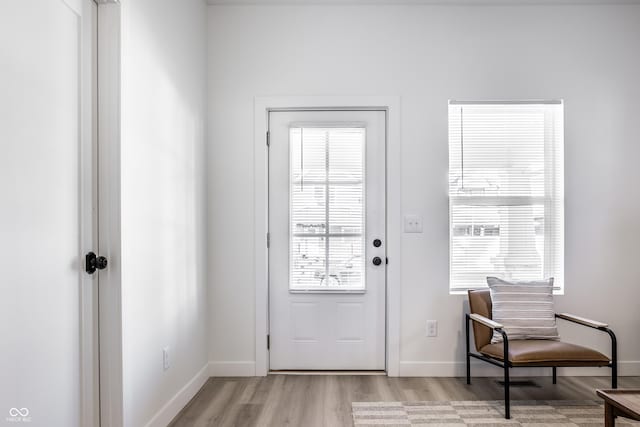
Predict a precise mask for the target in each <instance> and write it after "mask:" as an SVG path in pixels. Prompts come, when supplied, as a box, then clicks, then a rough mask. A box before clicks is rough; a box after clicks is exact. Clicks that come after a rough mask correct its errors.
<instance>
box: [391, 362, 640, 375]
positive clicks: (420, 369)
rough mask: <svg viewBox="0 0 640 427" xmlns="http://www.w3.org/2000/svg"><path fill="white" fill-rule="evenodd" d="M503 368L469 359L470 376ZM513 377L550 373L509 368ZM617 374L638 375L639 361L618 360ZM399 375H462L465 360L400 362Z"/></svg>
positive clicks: (577, 371) (576, 371)
mask: <svg viewBox="0 0 640 427" xmlns="http://www.w3.org/2000/svg"><path fill="white" fill-rule="evenodd" d="M502 374H503V370H502V369H501V368H499V367H497V366H492V365H490V364H488V363H485V362H481V361H475V360H473V361H471V376H472V377H500V376H502ZM510 374H511V376H514V377H534V376H535V377H539V376H546V375H551V368H518V369H511V371H510ZM558 375H560V376H609V375H611V370H610V369H609V368H607V367H603V368H558ZM618 375H619V376H637V375H640V361H623V362H618ZM400 376H401V377H463V376H466V364H465V362H422V361H418V362H412V361H403V362H400Z"/></svg>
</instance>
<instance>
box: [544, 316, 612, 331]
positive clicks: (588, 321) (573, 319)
mask: <svg viewBox="0 0 640 427" xmlns="http://www.w3.org/2000/svg"><path fill="white" fill-rule="evenodd" d="M556 317H557V318H559V319H563V320H568V321H569V322H573V323H578V324H580V325H584V326H589V327H590V328H595V329H603V328H608V327H609V325H608V324H606V323H602V322H598V321H596V320H591V319H586V318H584V317H580V316H574V315H573V314H569V313H557V314H556Z"/></svg>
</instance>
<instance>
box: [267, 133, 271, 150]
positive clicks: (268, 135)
mask: <svg viewBox="0 0 640 427" xmlns="http://www.w3.org/2000/svg"><path fill="white" fill-rule="evenodd" d="M270 145H271V132H269V131H267V147H269V146H270Z"/></svg>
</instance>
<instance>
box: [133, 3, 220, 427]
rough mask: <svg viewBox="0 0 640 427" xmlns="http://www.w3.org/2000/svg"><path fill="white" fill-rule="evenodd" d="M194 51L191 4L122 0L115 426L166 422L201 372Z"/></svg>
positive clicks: (198, 98) (199, 28) (198, 112)
mask: <svg viewBox="0 0 640 427" xmlns="http://www.w3.org/2000/svg"><path fill="white" fill-rule="evenodd" d="M205 54H206V7H205V5H204V3H203V2H202V1H201V0H189V1H177V0H173V1H171V0H162V1H160V0H123V1H122V143H121V145H122V148H121V152H122V184H121V186H122V312H123V313H122V316H123V325H122V329H123V371H124V372H123V377H124V378H123V383H124V384H123V387H124V422H125V425H126V426H135V427H138V426H142V425H145V424H146V423H147V422H149V421H152V424H154V425H165V424H166V423H167V422H168V421H169V420H170V419H171V417H173V416H174V415H175V413H176V412H177V411H178V410H179V409H181V408H182V406H183V405H184V404H185V403H186V402H187V401H188V399H189V398H190V397H191V396H192V395H193V393H195V391H197V389H198V388H199V387H200V385H202V382H203V381H204V379H205V378H206V376H207V370H206V363H207V354H206V352H207V350H206V343H207V335H206V332H205V328H206V317H207V314H206V300H207V298H206V281H205V270H204V265H205V262H206V255H205V254H206V251H205V248H206V244H205V243H206V242H205V238H204V236H205V235H206V223H205V217H206V213H205V210H206V203H205V202H204V199H205V196H206V195H205V169H204V163H203V159H204V157H205V156H204V137H205V114H206V71H205V70H206V60H205ZM164 347H169V348H170V362H171V367H170V368H169V369H168V370H167V371H164V370H163V358H162V349H163V348H164ZM192 380H193V381H192ZM183 388H184V389H183ZM154 417H155V418H154Z"/></svg>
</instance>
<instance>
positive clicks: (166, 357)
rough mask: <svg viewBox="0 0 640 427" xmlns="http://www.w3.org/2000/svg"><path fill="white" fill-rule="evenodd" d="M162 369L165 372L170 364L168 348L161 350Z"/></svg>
mask: <svg viewBox="0 0 640 427" xmlns="http://www.w3.org/2000/svg"><path fill="white" fill-rule="evenodd" d="M162 367H163V368H164V370H165V371H166V370H167V369H169V368H170V367H171V362H170V360H169V347H165V348H163V349H162Z"/></svg>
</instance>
